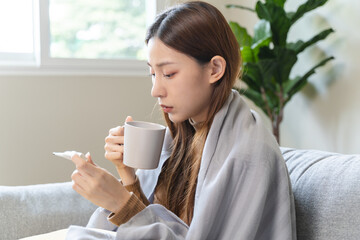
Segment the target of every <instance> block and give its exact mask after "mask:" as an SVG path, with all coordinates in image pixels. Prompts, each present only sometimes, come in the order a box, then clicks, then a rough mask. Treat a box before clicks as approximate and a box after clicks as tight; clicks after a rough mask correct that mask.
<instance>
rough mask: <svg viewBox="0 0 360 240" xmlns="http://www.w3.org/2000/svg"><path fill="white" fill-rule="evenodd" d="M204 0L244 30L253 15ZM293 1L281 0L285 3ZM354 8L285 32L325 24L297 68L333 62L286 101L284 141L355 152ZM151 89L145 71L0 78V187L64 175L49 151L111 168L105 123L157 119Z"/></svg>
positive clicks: (336, 3)
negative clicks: (328, 31)
mask: <svg viewBox="0 0 360 240" xmlns="http://www.w3.org/2000/svg"><path fill="white" fill-rule="evenodd" d="M175 2H179V1H174V0H172V1H166V5H170V4H173V3H175ZM208 2H210V3H212V4H214V5H215V6H217V7H218V8H219V9H220V10H221V11H222V12H223V13H224V14H225V16H226V17H227V18H228V19H231V20H237V21H239V22H241V23H242V24H243V25H246V26H248V27H249V30H250V32H251V26H253V24H254V23H255V22H256V17H255V15H254V14H252V13H249V12H246V11H239V10H228V9H225V7H224V4H226V3H243V2H246V5H247V6H253V4H252V3H254V2H255V1H253V0H251V1H235V0H231V1H230V0H229V1H222V0H212V1H208ZM296 2H297V1H295V0H292V1H290V0H288V6H289V7H290V8H291V7H294V6H292V5H294V4H296ZM358 11H360V3H357V2H356V1H350V0H332V1H329V2H328V3H327V4H326V6H324V7H322V8H321V9H320V11H317V12H316V14H311V15H310V16H308V18H307V21H303V22H300V23H299V24H297V25H296V29H294V30H293V31H292V32H291V33H290V34H291V38H296V39H297V38H298V37H301V38H304V39H307V37H310V36H311V34H313V33H316V32H317V31H318V30H320V29H323V28H324V27H326V26H328V25H331V26H332V27H333V28H335V30H336V33H335V34H334V35H333V36H332V37H331V38H329V39H327V40H326V41H325V42H324V43H323V44H320V45H319V46H318V47H316V48H312V50H313V51H314V53H313V54H308V53H307V54H303V55H302V56H301V59H300V62H299V63H300V64H298V65H297V66H296V72H302V71H305V70H306V69H308V68H309V67H311V63H312V62H314V60H313V59H316V58H317V56H318V55H319V54H320V53H321V52H322V51H324V52H325V53H326V54H328V55H330V54H332V55H334V56H335V57H336V61H334V62H332V63H331V64H329V65H328V67H326V68H324V69H322V70H321V71H319V74H317V75H315V76H313V77H312V78H311V83H312V86H309V87H307V88H306V89H304V91H302V92H301V93H299V94H298V96H295V97H294V99H293V100H292V101H291V102H290V104H289V105H288V106H287V107H286V109H285V120H284V122H283V125H282V127H281V139H282V145H283V146H290V147H296V148H316V149H322V150H327V151H337V152H342V153H359V152H360V150H359V142H360V137H359V136H360V134H359V133H360V124H359V122H360V111H359V110H360V109H359V105H358V103H359V102H360V95H359V94H358V88H359V87H360V81H359V80H358V76H359V75H360V69H359V68H358V67H357V65H358V64H359V59H358V57H357V55H358V52H359V50H358V47H357V44H358V42H360V35H359V33H358V31H357V30H356V29H358V27H357V23H358V22H359V20H360V17H359V15H358V14H357V12H358ZM320 50H321V51H320ZM150 88H151V81H150V79H149V78H148V77H145V76H144V77H111V76H0V185H27V184H37V183H47V182H60V181H69V180H70V175H71V173H72V171H73V170H74V166H73V164H72V163H71V162H69V161H67V160H63V159H60V158H57V157H54V156H52V154H51V153H52V152H53V151H65V150H78V151H82V152H87V151H90V152H91V153H92V156H93V158H94V159H95V161H96V162H97V163H98V164H100V165H101V166H103V167H105V168H107V169H108V170H110V171H112V172H114V169H113V167H112V166H111V164H109V163H108V162H107V161H106V160H105V159H104V157H103V154H104V149H103V146H104V138H105V136H106V135H107V132H108V130H109V128H111V127H113V126H116V125H119V124H122V123H123V121H124V119H125V117H126V116H127V115H132V116H133V117H134V118H135V119H139V120H147V121H157V122H161V115H160V114H159V112H158V110H157V108H156V107H155V108H154V105H155V99H153V98H152V97H151V96H150Z"/></svg>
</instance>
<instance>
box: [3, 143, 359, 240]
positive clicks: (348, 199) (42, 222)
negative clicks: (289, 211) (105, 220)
mask: <svg viewBox="0 0 360 240" xmlns="http://www.w3.org/2000/svg"><path fill="white" fill-rule="evenodd" d="M281 150H282V152H283V155H284V159H285V161H286V164H287V166H288V169H289V173H290V178H291V182H292V186H293V192H294V196H295V204H296V215H297V236H298V239H299V240H312V239H316V240H333V239H334V240H335V239H336V240H342V239H346V240H355V239H356V240H357V239H360V155H344V154H337V153H329V152H322V151H316V150H297V149H289V148H282V149H281ZM94 209H95V206H94V205H92V204H91V203H89V202H88V201H87V200H84V199H83V198H82V197H81V196H79V195H78V194H77V193H75V192H74V191H73V190H72V188H71V183H70V182H67V183H56V184H43V185H34V186H20V187H0V239H1V240H7V239H11V240H13V239H18V238H21V237H26V236H32V235H36V234H41V233H46V232H50V231H55V230H58V229H63V228H66V227H68V226H69V225H70V224H75V225H82V226H84V225H85V224H86V223H87V220H88V219H89V217H90V215H91V213H92V212H93V211H94ZM234 239H236V236H234Z"/></svg>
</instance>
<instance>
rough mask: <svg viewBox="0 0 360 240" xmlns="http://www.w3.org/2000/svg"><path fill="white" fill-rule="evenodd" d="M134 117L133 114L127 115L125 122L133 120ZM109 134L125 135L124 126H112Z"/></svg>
mask: <svg viewBox="0 0 360 240" xmlns="http://www.w3.org/2000/svg"><path fill="white" fill-rule="evenodd" d="M132 121H133V118H132V117H131V116H127V117H126V119H125V122H132ZM109 135H113V136H124V127H123V126H117V127H115V128H111V129H110V130H109Z"/></svg>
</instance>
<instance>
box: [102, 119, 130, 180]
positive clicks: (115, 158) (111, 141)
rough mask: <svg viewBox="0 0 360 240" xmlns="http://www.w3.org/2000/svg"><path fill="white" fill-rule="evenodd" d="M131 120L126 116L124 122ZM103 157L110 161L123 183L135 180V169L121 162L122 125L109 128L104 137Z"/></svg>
mask: <svg viewBox="0 0 360 240" xmlns="http://www.w3.org/2000/svg"><path fill="white" fill-rule="evenodd" d="M131 121H133V119H132V117H130V116H129V117H127V118H126V120H125V122H131ZM104 149H105V158H106V159H107V160H109V161H111V162H112V163H113V164H114V165H115V166H116V169H117V171H118V173H119V175H120V178H121V180H122V182H123V184H124V185H129V184H132V183H134V182H135V180H136V176H135V169H133V168H131V167H128V166H126V165H125V164H124V162H123V156H124V126H118V127H115V128H112V129H110V130H109V135H108V136H107V137H106V138H105V146H104Z"/></svg>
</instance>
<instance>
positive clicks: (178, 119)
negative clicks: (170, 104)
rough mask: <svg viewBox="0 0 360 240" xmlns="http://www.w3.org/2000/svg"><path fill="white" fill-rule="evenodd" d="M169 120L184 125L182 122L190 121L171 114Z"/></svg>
mask: <svg viewBox="0 0 360 240" xmlns="http://www.w3.org/2000/svg"><path fill="white" fill-rule="evenodd" d="M169 119H170V121H171V122H173V123H182V122H184V121H186V120H188V119H189V118H186V117H180V116H174V115H173V114H169Z"/></svg>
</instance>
